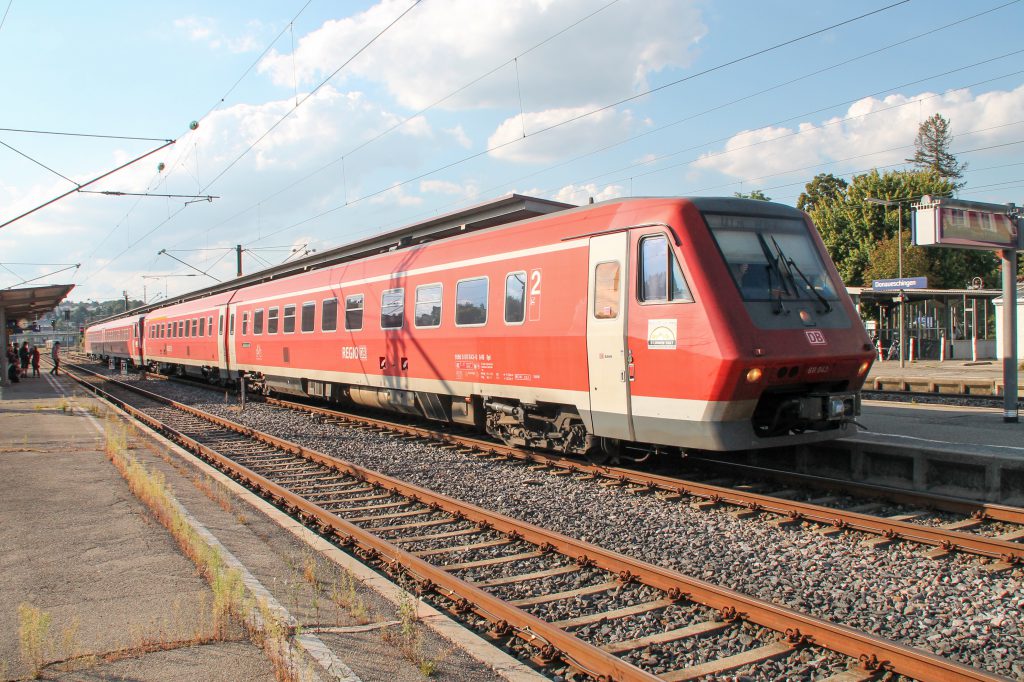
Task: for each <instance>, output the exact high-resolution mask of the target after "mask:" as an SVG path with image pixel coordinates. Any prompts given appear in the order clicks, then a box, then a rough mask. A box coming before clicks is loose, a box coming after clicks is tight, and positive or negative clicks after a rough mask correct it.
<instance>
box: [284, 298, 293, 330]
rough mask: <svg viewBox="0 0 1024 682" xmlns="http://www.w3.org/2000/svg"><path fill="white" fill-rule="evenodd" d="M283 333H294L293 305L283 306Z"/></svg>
mask: <svg viewBox="0 0 1024 682" xmlns="http://www.w3.org/2000/svg"><path fill="white" fill-rule="evenodd" d="M283 326H284V333H285V334H294V333H295V306H293V305H286V306H285V307H284V325H283Z"/></svg>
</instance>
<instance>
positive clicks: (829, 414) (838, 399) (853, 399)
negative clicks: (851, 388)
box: [799, 393, 860, 422]
mask: <svg viewBox="0 0 1024 682" xmlns="http://www.w3.org/2000/svg"><path fill="white" fill-rule="evenodd" d="M799 414H800V418H801V419H806V420H808V421H811V422H822V421H829V422H846V421H853V420H854V419H855V418H856V417H857V416H858V415H859V414H860V394H859V393H811V394H810V395H807V396H804V397H802V398H800V407H799Z"/></svg>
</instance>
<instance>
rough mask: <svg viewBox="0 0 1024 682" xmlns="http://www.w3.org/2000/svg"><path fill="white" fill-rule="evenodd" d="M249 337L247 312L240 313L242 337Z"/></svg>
mask: <svg viewBox="0 0 1024 682" xmlns="http://www.w3.org/2000/svg"><path fill="white" fill-rule="evenodd" d="M248 335H249V311H246V312H244V313H242V336H248Z"/></svg>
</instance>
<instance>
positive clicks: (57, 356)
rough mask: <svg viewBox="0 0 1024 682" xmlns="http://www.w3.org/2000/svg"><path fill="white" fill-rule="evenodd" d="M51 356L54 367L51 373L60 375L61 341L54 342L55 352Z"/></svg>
mask: <svg viewBox="0 0 1024 682" xmlns="http://www.w3.org/2000/svg"><path fill="white" fill-rule="evenodd" d="M50 357H52V358H53V369H51V370H50V374H55V375H57V376H60V341H54V342H53V352H52V353H51V354H50Z"/></svg>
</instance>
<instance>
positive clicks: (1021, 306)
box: [992, 282, 1024, 360]
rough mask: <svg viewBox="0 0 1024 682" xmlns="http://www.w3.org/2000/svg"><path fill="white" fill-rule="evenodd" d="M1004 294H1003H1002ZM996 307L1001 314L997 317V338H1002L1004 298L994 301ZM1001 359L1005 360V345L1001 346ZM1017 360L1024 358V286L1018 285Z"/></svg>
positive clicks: (999, 348) (999, 349)
mask: <svg viewBox="0 0 1024 682" xmlns="http://www.w3.org/2000/svg"><path fill="white" fill-rule="evenodd" d="M1000 293H1002V292H1000ZM992 303H993V304H994V305H995V308H996V310H997V311H998V313H999V314H997V315H996V336H997V337H1000V336H1002V334H1003V319H1002V308H1003V297H1002V296H1000V297H999V298H997V299H995V300H994V301H992ZM998 351H999V359H1000V360H1001V359H1002V358H1003V345H1002V344H999V346H998ZM1017 358H1018V359H1021V358H1024V284H1021V283H1020V282H1018V283H1017Z"/></svg>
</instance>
